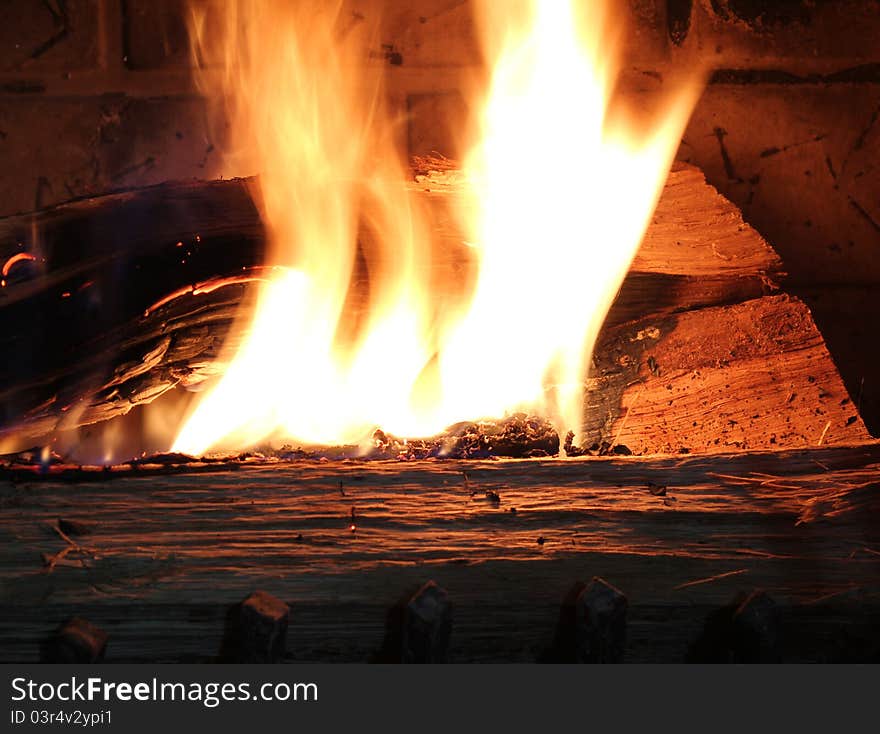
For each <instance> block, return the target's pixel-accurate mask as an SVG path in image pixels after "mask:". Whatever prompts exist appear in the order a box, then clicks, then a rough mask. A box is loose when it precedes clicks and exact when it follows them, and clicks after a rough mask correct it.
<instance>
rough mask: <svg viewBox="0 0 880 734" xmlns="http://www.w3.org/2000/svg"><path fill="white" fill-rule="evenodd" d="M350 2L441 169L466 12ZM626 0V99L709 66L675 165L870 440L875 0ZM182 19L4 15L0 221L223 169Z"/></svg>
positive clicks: (878, 129)
mask: <svg viewBox="0 0 880 734" xmlns="http://www.w3.org/2000/svg"><path fill="white" fill-rule="evenodd" d="M209 1H210V0H209ZM214 1H215V2H222V0H214ZM347 1H348V5H349V6H350V7H349V11H350V12H358V13H360V14H361V15H370V14H377V13H379V11H380V9H381V11H382V17H383V21H382V28H383V31H382V38H381V43H380V44H379V46H378V47H377V48H376V49H372V50H371V56H372V57H373V59H384V63H387V65H388V82H389V93H390V95H391V98H392V100H393V102H394V104H395V105H396V106H397V107H398V109H399V111H400V112H401V113H405V114H406V115H407V119H408V128H407V134H408V141H409V146H410V150H411V152H412V153H424V152H427V151H431V150H438V151H441V152H444V153H446V154H449V155H451V156H455V154H456V153H457V151H456V146H455V140H456V137H457V136H456V131H457V130H460V129H461V128H462V126H463V124H464V120H465V118H466V116H467V107H466V104H465V101H464V98H463V97H462V95H461V94H460V92H459V89H460V86H461V81H462V79H464V78H467V75H468V74H469V73H470V72H472V71H473V70H474V69H475V67H476V66H477V62H478V51H477V46H476V43H475V41H474V32H473V26H472V21H471V10H470V7H469V4H468V2H467V0H384V2H382V1H380V0H347ZM621 2H623V0H621ZM628 5H629V11H630V15H631V24H630V34H629V37H628V43H627V56H626V59H627V63H626V77H625V85H626V88H627V89H628V90H629V91H630V92H631V93H632V94H633V95H643V96H644V97H645V99H646V101H647V100H648V98H650V97H651V96H652V95H653V94H654V93H656V92H657V90H659V89H661V88H662V85H663V79H664V75H666V74H667V73H668V71H669V69H671V68H674V67H675V66H676V65H677V64H681V63H687V60H688V59H692V58H694V57H695V56H697V57H699V58H703V59H708V60H709V61H710V62H711V64H712V65H713V67H714V68H715V69H716V71H715V72H714V74H713V76H712V78H711V81H710V84H709V85H708V87H707V89H706V91H705V93H704V94H703V97H702V99H701V101H700V103H699V105H698V107H697V109H696V111H695V114H694V116H693V118H692V120H691V123H690V125H689V127H688V129H687V132H686V133H685V136H684V140H683V143H682V147H681V151H680V157H682V158H684V159H686V160H689V161H691V162H693V163H695V164H697V165H699V166H700V167H702V168H703V169H704V170H705V171H706V174H707V176H708V177H709V179H710V181H711V182H712V183H713V184H714V185H716V186H717V187H718V188H719V189H720V190H721V191H722V192H723V193H724V194H725V195H727V196H728V197H730V198H731V199H732V200H733V201H735V202H736V203H737V204H738V205H739V206H741V207H742V209H743V211H744V212H745V215H746V217H747V219H748V220H749V221H751V222H752V223H753V224H755V226H757V227H758V228H759V229H760V230H761V231H762V232H763V233H764V234H765V235H766V236H767V238H768V239H769V240H770V241H771V242H772V243H773V244H774V246H775V247H776V248H777V249H778V251H779V252H780V254H781V255H782V256H783V258H784V260H785V263H786V266H787V269H788V272H789V273H790V278H789V280H788V283H787V288H788V289H789V290H791V291H794V292H796V293H798V294H799V295H801V296H802V297H803V298H805V300H806V301H807V302H808V303H809V305H810V306H811V307H812V309H813V312H814V315H815V317H816V319H817V322H818V324H819V326H820V328H821V329H822V332H823V334H824V336H825V338H826V340H827V341H828V343H829V346H830V347H831V350H832V353H833V354H834V356H835V358H836V359H837V362H838V365H839V367H840V368H841V371H842V373H843V375H844V379H845V380H846V383H847V386H848V387H849V389H850V392H851V394H852V397H853V399H854V400H859V399H860V400H861V404H862V410H863V413H864V414H865V419H866V422H867V423H868V424H869V427H870V428H871V429H872V430H873V431H874V432H875V434H876V433H878V432H880V369H878V368H877V366H876V365H877V363H878V360H880V346H877V345H876V344H875V342H876V341H877V340H876V339H875V338H874V324H876V323H880V296H878V295H877V293H878V292H880V290H878V289H880V156H878V152H880V43H878V39H880V0H628ZM183 13H184V0H66V1H65V0H7V1H6V2H4V3H2V4H0V170H2V174H0V215H5V214H9V213H13V212H17V211H27V210H31V209H33V208H36V207H40V206H45V205H49V204H52V203H55V202H58V201H62V200H65V199H68V198H71V197H74V196H80V195H85V194H92V193H99V192H101V191H106V190H108V189H112V188H119V187H125V186H139V185H145V184H150V183H154V182H158V181H162V180H166V179H170V178H185V177H193V176H195V177H213V176H215V175H217V173H218V172H219V171H221V166H220V161H221V156H222V148H223V145H222V141H218V140H216V139H215V138H214V132H213V131H212V129H211V126H209V124H208V121H207V117H206V111H205V106H204V103H203V101H202V100H201V99H200V98H199V96H198V95H197V93H196V92H195V90H194V88H193V84H192V81H191V79H190V70H189V54H188V50H187V41H186V32H185V24H184V20H183ZM860 396H861V397H860Z"/></svg>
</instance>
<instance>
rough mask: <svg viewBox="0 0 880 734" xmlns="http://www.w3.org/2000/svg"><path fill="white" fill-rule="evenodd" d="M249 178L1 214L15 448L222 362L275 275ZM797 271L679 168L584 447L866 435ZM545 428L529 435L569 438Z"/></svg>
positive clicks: (598, 388)
mask: <svg viewBox="0 0 880 734" xmlns="http://www.w3.org/2000/svg"><path fill="white" fill-rule="evenodd" d="M417 173H418V175H417V176H416V182H415V183H414V184H413V187H414V188H415V189H416V190H418V192H419V195H420V196H421V197H423V199H424V201H425V202H426V203H427V204H428V205H429V207H430V208H431V210H432V211H433V213H434V221H435V229H436V232H437V233H438V236H439V237H440V240H441V248H440V249H441V250H443V249H444V248H445V250H446V257H448V258H453V256H455V257H458V255H459V254H460V253H461V251H462V249H463V245H462V238H461V235H460V234H459V233H458V232H457V231H456V230H455V228H454V227H453V226H452V225H451V224H450V220H449V209H450V206H451V203H452V201H453V200H454V199H455V197H458V196H459V195H460V194H459V191H460V187H459V185H458V183H457V181H456V178H455V174H454V172H448V171H447V172H444V173H442V174H437V173H430V174H426V173H425V172H424V171H421V172H417ZM249 185H250V183H249V182H248V181H246V180H229V181H214V182H186V183H168V184H162V185H159V186H154V187H149V188H145V189H140V190H134V191H126V192H120V193H116V194H111V195H108V196H104V197H97V198H92V199H82V200H78V201H74V202H71V203H68V204H64V205H61V206H58V207H54V208H52V209H48V210H44V211H41V212H37V213H34V214H31V215H23V216H17V217H10V218H7V219H5V220H0V260H3V261H4V262H5V263H6V264H7V265H8V266H9V267H8V268H6V270H7V271H8V272H7V273H6V275H5V277H4V284H5V285H4V286H3V287H2V288H0V347H2V349H3V350H4V353H7V354H12V355H15V359H10V360H6V361H5V362H4V363H3V365H0V385H2V386H3V387H2V388H0V439H6V440H7V445H9V444H12V445H11V447H10V449H9V450H13V449H15V450H18V449H23V448H27V447H28V446H31V445H33V444H34V443H35V442H36V441H39V440H44V439H45V437H47V436H49V435H51V434H53V433H54V432H57V431H63V430H65V429H72V428H76V427H79V426H84V425H90V424H94V423H97V422H100V421H105V420H108V419H110V418H113V417H116V416H120V415H123V414H125V413H127V412H128V411H129V410H131V409H132V408H133V407H134V406H137V405H143V404H147V403H149V402H151V401H153V400H155V399H156V398H157V397H159V396H160V395H162V394H164V393H166V392H167V391H169V390H172V389H173V388H175V387H182V388H194V387H197V386H198V385H199V384H200V383H202V382H204V381H205V380H206V379H209V378H210V377H212V376H215V375H217V374H218V373H220V372H222V370H223V369H224V356H225V355H226V354H227V350H228V351H232V350H234V349H235V347H236V345H237V342H236V335H235V330H233V329H231V327H232V325H233V322H234V321H235V318H236V314H238V313H239V307H240V306H241V305H242V304H245V305H246V304H247V303H249V302H250V298H251V296H252V295H253V292H254V290H253V287H252V286H253V284H254V283H257V282H260V281H261V280H262V279H263V278H264V277H265V273H264V271H263V270H262V269H261V268H260V266H259V263H260V262H261V258H262V255H263V250H264V246H265V232H264V229H263V226H262V224H261V223H260V219H259V215H258V213H257V210H256V208H255V206H254V204H253V201H252V200H251V198H250V195H249V193H248V188H249ZM123 237H124V240H123ZM465 249H466V248H465ZM23 254H27V255H32V256H33V257H32V258H30V257H23V256H22V255H23ZM441 260H442V258H441ZM10 263H11V264H10ZM438 267H441V268H444V267H451V265H450V264H449V263H446V262H440V264H439V265H438ZM779 271H780V262H779V259H778V257H777V256H776V255H775V253H774V252H773V250H772V249H771V248H770V247H769V246H768V245H767V243H766V242H765V241H764V240H763V239H762V238H761V237H760V235H758V233H757V232H755V231H754V230H753V229H752V228H751V227H749V226H748V225H747V224H745V223H744V222H743V221H742V218H741V216H740V214H739V212H738V211H737V210H736V209H735V207H734V206H733V205H732V204H731V203H730V202H728V201H727V200H726V199H724V198H723V197H721V196H720V195H719V194H718V193H717V192H716V191H715V190H714V189H713V188H712V187H711V186H709V185H707V184H706V182H705V180H704V178H703V176H702V174H701V173H700V172H699V171H698V170H697V169H694V168H692V167H689V166H683V165H679V166H676V168H675V169H674V170H673V171H672V173H671V174H670V176H669V179H668V182H667V185H666V188H665V190H664V193H663V196H662V198H661V200H660V203H659V205H658V208H657V210H656V212H655V215H654V219H653V223H652V225H651V227H650V228H649V230H648V232H647V234H646V236H645V238H644V241H643V244H642V247H641V249H640V251H639V253H638V255H637V256H636V258H635V260H634V262H633V263H632V266H631V269H630V273H629V275H628V277H627V279H626V281H625V282H624V285H623V287H622V288H621V291H620V293H619V295H618V298H617V301H616V303H615V305H614V307H613V308H612V310H611V313H610V314H609V316H608V318H607V320H606V324H605V329H604V331H603V334H602V335H601V337H600V340H599V344H598V347H597V349H596V352H595V356H594V362H595V364H594V367H593V370H592V372H591V374H590V376H589V379H588V380H587V390H586V400H585V413H584V424H583V426H581V428H582V429H583V435H584V441H583V443H582V448H583V449H589V448H591V447H592V448H593V449H594V450H595V451H597V452H601V451H602V448H603V446H607V448H608V449H609V450H610V449H612V448H613V447H614V446H623V447H627V448H628V449H629V450H631V451H633V452H635V453H653V452H669V451H672V452H678V451H690V452H707V451H710V452H711V451H723V450H730V449H731V448H734V447H736V448H761V449H763V448H786V447H800V446H809V445H816V444H820V443H822V444H841V443H854V442H859V441H862V440H865V439H867V438H868V437H869V436H868V433H867V430H866V429H865V426H864V424H863V423H862V421H861V419H860V417H859V416H858V413H857V411H856V409H855V407H854V406H853V405H852V404H851V403H850V402H849V399H848V396H847V393H846V390H845V388H844V386H843V384H842V381H841V379H840V377H839V375H838V373H837V371H836V368H835V367H834V364H833V362H832V360H831V358H830V355H829V354H828V351H827V349H826V347H825V344H824V342H823V340H822V337H821V335H820V334H819V332H818V331H817V329H816V327H815V324H814V323H813V321H812V318H811V317H810V314H809V311H808V309H807V308H806V307H805V306H804V305H803V304H802V303H801V302H799V301H797V300H796V299H794V298H791V297H787V296H780V295H772V294H773V293H774V292H775V291H776V289H777V286H776V283H775V278H776V277H777V276H778V275H779ZM355 308H356V306H355ZM487 379H491V378H490V377H489V378H487ZM572 428H577V427H572ZM556 441H557V446H558V437H557V438H556ZM545 443H546V442H543V443H541V442H540V441H539V442H538V443H535V444H534V445H531V444H530V447H531V449H535V450H540V451H545V452H546V453H548V454H552V453H555V452H554V451H553V450H548V447H547V446H546V445H544V444H545ZM551 443H552V441H551ZM550 448H551V449H552V447H550ZM573 448H576V447H573ZM517 450H518V449H517ZM526 453H527V451H523V452H522V454H516V453H513V454H508V455H525V454H526ZM574 453H576V452H574Z"/></svg>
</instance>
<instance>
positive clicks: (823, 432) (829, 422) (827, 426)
mask: <svg viewBox="0 0 880 734" xmlns="http://www.w3.org/2000/svg"><path fill="white" fill-rule="evenodd" d="M829 428H831V421H828V422H827V423H826V424H825V430H823V431H822V435H821V436H819V443H817V444H816V445H817V446H821V445H822V441H824V440H825V434H826V433H828V429H829Z"/></svg>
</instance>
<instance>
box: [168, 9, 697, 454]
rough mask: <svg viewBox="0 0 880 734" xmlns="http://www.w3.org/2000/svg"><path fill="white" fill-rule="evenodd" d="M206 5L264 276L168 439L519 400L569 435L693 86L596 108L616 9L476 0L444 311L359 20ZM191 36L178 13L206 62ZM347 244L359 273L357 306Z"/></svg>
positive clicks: (613, 56)
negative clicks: (227, 348)
mask: <svg viewBox="0 0 880 734" xmlns="http://www.w3.org/2000/svg"><path fill="white" fill-rule="evenodd" d="M222 5H223V15H222V17H221V18H220V19H219V20H218V21H217V22H216V24H215V26H212V28H211V34H210V47H216V46H218V45H219V48H220V50H221V60H220V67H221V71H220V73H219V74H216V75H209V74H205V76H204V77H203V79H202V81H203V83H204V84H205V85H206V86H205V89H206V92H207V93H208V94H209V95H210V96H213V97H215V98H220V99H222V100H224V102H225V104H226V114H227V116H228V119H229V122H230V129H231V135H232V139H233V140H234V141H235V143H236V144H237V145H238V146H239V149H238V150H237V151H236V153H237V159H236V160H235V161H234V163H233V165H235V166H236V167H237V168H236V170H235V172H236V173H238V174H243V173H250V172H259V173H260V177H259V191H258V192H257V198H258V202H259V204H260V206H261V209H262V214H263V217H264V219H265V221H266V224H267V227H268V229H269V231H270V234H271V242H272V249H271V257H270V263H269V265H271V266H273V267H274V270H273V273H274V276H273V277H271V278H270V279H269V280H268V282H265V283H263V284H262V287H261V290H260V294H259V297H258V302H257V305H256V309H255V311H254V314H253V316H252V319H251V321H250V324H249V327H248V330H247V334H246V336H245V338H244V339H243V341H242V343H241V346H240V347H239V349H238V351H237V352H236V353H235V355H234V356H233V358H232V360H231V362H230V365H229V367H228V369H227V370H226V372H225V374H224V375H223V377H222V378H221V380H220V381H219V383H218V384H217V385H216V386H215V387H214V388H213V390H211V391H210V392H208V393H207V394H206V396H205V397H204V398H203V399H202V401H201V402H200V403H199V404H198V406H197V408H196V410H195V411H194V413H193V414H192V415H191V416H190V418H189V419H188V420H187V422H186V423H185V425H184V427H183V429H182V430H181V432H180V434H179V435H178V437H177V439H176V441H175V443H174V448H173V450H175V451H184V452H188V453H201V452H204V451H205V450H207V449H210V448H219V447H242V446H247V445H253V444H254V443H256V442H259V441H261V440H264V439H266V438H268V437H271V436H279V435H280V436H285V437H289V438H295V439H298V440H300V441H304V442H307V443H322V444H333V443H335V444H339V443H360V442H363V441H364V440H365V439H367V438H368V437H369V436H370V435H371V433H372V432H373V430H374V429H375V428H376V427H379V426H381V427H382V428H383V429H384V430H386V431H389V432H392V433H395V434H398V435H405V436H427V435H432V434H436V433H438V432H440V431H441V430H443V429H444V428H445V427H446V426H448V425H450V424H452V423H454V422H456V421H460V420H467V419H473V418H477V417H501V416H503V415H504V414H506V413H509V412H511V411H514V410H521V409H527V410H531V411H533V412H538V413H541V414H543V415H546V416H548V417H551V418H552V419H554V421H555V422H556V423H557V424H558V426H559V427H560V428H561V429H564V430H567V429H568V428H573V429H574V430H575V431H577V429H578V428H579V426H580V415H581V402H582V394H583V380H584V377H585V374H586V372H587V368H588V363H589V358H590V354H591V351H592V348H593V345H594V343H595V340H596V337H597V335H598V331H599V328H600V327H601V325H602V322H603V320H604V318H605V316H606V314H607V312H608V309H609V308H610V306H611V303H612V301H613V299H614V297H615V295H616V293H617V291H618V289H619V287H620V284H621V282H622V281H623V278H624V276H625V274H626V272H627V270H628V268H629V265H630V263H631V261H632V259H633V257H634V255H635V253H636V250H637V249H638V246H639V243H640V240H641V237H642V235H643V233H644V230H645V228H646V226H647V224H648V222H649V220H650V217H651V214H652V211H653V208H654V205H655V204H656V200H657V198H658V196H659V193H660V191H661V190H662V186H663V182H664V180H665V177H666V173H667V171H668V168H669V165H670V163H671V161H672V158H673V156H674V153H675V151H676V149H677V146H678V142H679V140H680V137H681V133H682V130H683V128H684V125H685V123H686V121H687V118H688V115H689V113H690V109H691V106H692V104H693V102H694V99H695V91H696V85H694V84H690V85H687V86H684V87H682V89H681V90H679V91H678V92H677V93H676V94H675V96H673V97H670V98H669V99H667V100H665V103H664V105H663V111H662V113H661V114H660V115H658V116H655V117H654V118H653V119H652V123H651V125H650V126H646V125H644V124H641V123H638V122H637V121H635V120H633V119H630V118H629V117H628V116H627V115H625V114H624V113H623V112H622V111H621V106H620V105H619V104H615V91H614V90H615V85H616V83H617V81H618V75H619V66H618V64H617V62H616V60H617V59H618V58H619V52H618V49H617V46H616V43H615V40H614V33H613V32H612V31H613V29H614V27H615V24H616V22H617V21H618V20H619V19H617V18H615V17H614V15H613V14H612V12H611V8H612V6H613V5H616V4H614V3H611V2H585V3H576V2H573V1H572V0H558V1H556V2H547V1H544V0H540V1H539V0H511V2H505V3H498V2H494V1H493V0H480V1H479V2H477V3H476V6H477V9H478V20H479V24H478V25H479V27H480V28H481V29H482V38H483V43H484V50H485V52H486V57H487V60H488V62H489V69H490V70H491V74H490V79H489V82H488V84H487V85H486V86H487V88H486V90H484V92H483V95H484V99H482V100H474V101H475V104H478V105H479V108H480V109H482V114H481V116H480V123H479V125H478V129H477V131H476V133H475V139H474V142H473V144H472V146H471V149H470V153H469V154H468V155H467V157H466V158H465V161H464V167H463V173H464V180H465V182H466V184H465V185H466V189H467V195H466V196H464V197H463V199H462V202H463V203H462V205H461V206H460V211H459V212H458V214H459V217H460V220H461V222H460V224H461V230H462V232H463V235H464V237H465V238H466V240H467V243H468V244H469V245H470V246H471V248H472V252H473V257H474V259H475V261H476V264H477V276H476V279H475V283H474V284H473V287H472V289H471V291H470V292H468V293H466V294H463V296H462V298H461V299H460V302H456V303H450V302H449V300H448V298H444V297H441V296H440V294H439V292H438V284H437V283H436V282H435V279H433V278H432V275H431V266H432V260H433V258H434V255H435V253H434V250H435V247H436V245H435V243H434V242H433V241H432V239H431V231H430V226H429V224H428V222H427V217H426V216H425V214H424V212H422V211H421V210H420V209H419V207H418V205H417V203H416V200H415V199H414V196H413V194H412V192H411V191H410V190H409V189H408V188H407V186H406V178H407V176H406V162H405V158H404V156H403V154H402V153H401V151H400V150H399V146H398V145H397V144H396V140H397V137H398V136H397V130H396V127H397V124H398V121H396V120H394V119H393V118H392V116H391V115H390V114H389V113H388V111H387V109H386V108H385V105H384V104H383V99H384V95H383V90H382V84H381V82H382V79H381V75H380V69H379V67H377V66H375V65H370V64H368V63H366V61H365V58H366V54H365V48H368V47H370V45H371V44H372V45H373V47H377V46H378V44H377V43H375V41H376V38H375V37H372V36H371V30H370V28H369V27H368V26H367V24H366V23H364V22H357V21H355V20H353V19H351V18H349V19H346V17H345V16H344V15H343V14H341V13H340V12H339V7H338V6H335V7H333V8H332V9H328V5H331V6H332V5H334V4H333V3H326V2H322V1H321V0H306V1H300V2H266V1H265V0H264V1H261V0H235V1H233V0H230V1H229V2H227V3H223V4H222ZM579 6H582V7H581V10H580V12H579V10H578V7H579ZM215 7H216V6H215ZM206 27H207V26H206V22H205V16H204V15H203V14H199V13H196V14H194V23H193V30H194V39H195V48H196V50H197V51H198V52H200V53H202V54H203V55H206V54H207V51H208V50H210V47H209V46H208V37H207V36H206ZM365 232H366V233H368V235H369V236H368V237H367V236H365ZM359 235H360V240H361V242H360V250H359V244H358V243H359ZM359 252H360V253H361V256H362V258H363V260H364V261H365V263H366V272H367V275H368V280H369V286H368V295H367V297H366V306H365V307H364V308H362V309H360V310H359V311H357V313H358V316H357V317H355V316H353V315H352V311H353V309H352V302H353V301H356V300H357V299H356V298H354V295H356V293H357V288H356V287H355V285H354V280H355V278H354V275H355V273H356V272H359V271H362V270H363V266H359V265H358V258H359ZM361 290H363V289H361Z"/></svg>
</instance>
